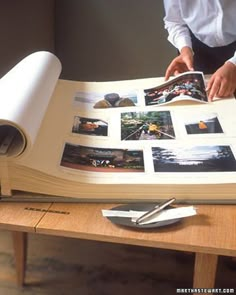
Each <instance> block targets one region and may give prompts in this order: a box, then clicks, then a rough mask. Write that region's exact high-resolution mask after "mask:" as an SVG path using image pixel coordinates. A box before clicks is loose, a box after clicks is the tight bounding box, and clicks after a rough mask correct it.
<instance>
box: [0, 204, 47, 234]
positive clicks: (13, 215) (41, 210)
mask: <svg viewBox="0 0 236 295" xmlns="http://www.w3.org/2000/svg"><path fill="white" fill-rule="evenodd" d="M50 206H51V204H50V203H37V210H31V209H30V208H31V207H32V203H21V202H20V203H12V202H9V203H8V202H2V203H1V202H0V228H1V229H6V230H11V231H23V232H35V230H36V226H37V224H38V223H39V221H40V220H41V218H43V216H44V215H45V214H46V212H47V211H48V209H49V207H50Z"/></svg>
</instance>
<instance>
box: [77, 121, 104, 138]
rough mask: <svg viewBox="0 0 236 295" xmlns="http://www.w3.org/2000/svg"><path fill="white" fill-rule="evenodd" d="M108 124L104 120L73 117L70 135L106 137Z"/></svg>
mask: <svg viewBox="0 0 236 295" xmlns="http://www.w3.org/2000/svg"><path fill="white" fill-rule="evenodd" d="M107 132H108V123H107V122H106V121H104V120H100V119H94V118H85V117H80V116H75V117H74V121H73V127H72V133H77V134H85V135H96V136H107Z"/></svg>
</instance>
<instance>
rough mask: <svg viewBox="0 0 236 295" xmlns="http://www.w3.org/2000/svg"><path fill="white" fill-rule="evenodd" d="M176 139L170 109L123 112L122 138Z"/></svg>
mask: <svg viewBox="0 0 236 295" xmlns="http://www.w3.org/2000/svg"><path fill="white" fill-rule="evenodd" d="M162 139H175V132H174V128H173V124H172V119H171V114H170V112H169V111H152V112H126V113H122V114H121V140H162Z"/></svg>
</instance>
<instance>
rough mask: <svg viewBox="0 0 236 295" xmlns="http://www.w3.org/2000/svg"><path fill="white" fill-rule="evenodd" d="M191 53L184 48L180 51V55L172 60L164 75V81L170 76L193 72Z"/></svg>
mask: <svg viewBox="0 0 236 295" xmlns="http://www.w3.org/2000/svg"><path fill="white" fill-rule="evenodd" d="M193 70H194V69H193V51H192V49H191V48H190V47H188V46H185V47H183V48H182V49H181V52H180V55H179V56H177V57H176V58H174V59H173V60H172V62H171V63H170V65H169V66H168V68H167V70H166V73H165V80H168V79H169V78H170V76H172V75H175V76H176V75H178V74H180V73H184V72H187V71H193Z"/></svg>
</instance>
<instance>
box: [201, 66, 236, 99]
mask: <svg viewBox="0 0 236 295" xmlns="http://www.w3.org/2000/svg"><path fill="white" fill-rule="evenodd" d="M235 89H236V65H234V64H233V63H231V62H229V61H228V62H226V63H225V64H224V65H223V66H222V67H220V68H219V69H218V70H217V71H216V72H215V73H214V74H213V75H212V76H211V78H210V80H209V82H208V84H207V89H206V91H207V92H208V99H209V100H210V101H211V100H212V99H213V98H214V97H219V98H223V97H230V96H232V95H233V93H234V91H235Z"/></svg>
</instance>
